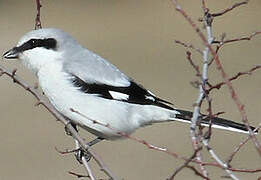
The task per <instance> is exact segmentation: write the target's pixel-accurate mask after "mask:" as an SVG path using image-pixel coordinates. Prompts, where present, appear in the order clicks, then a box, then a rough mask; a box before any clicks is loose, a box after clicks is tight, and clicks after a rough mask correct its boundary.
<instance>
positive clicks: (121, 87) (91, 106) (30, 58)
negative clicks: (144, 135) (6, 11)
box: [3, 28, 255, 144]
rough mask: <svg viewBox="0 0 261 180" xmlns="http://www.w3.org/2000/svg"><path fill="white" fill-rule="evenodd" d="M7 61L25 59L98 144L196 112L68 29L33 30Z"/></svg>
mask: <svg viewBox="0 0 261 180" xmlns="http://www.w3.org/2000/svg"><path fill="white" fill-rule="evenodd" d="M3 57H4V58H5V59H7V60H9V59H19V61H21V62H22V63H23V64H24V65H25V66H26V67H27V68H28V69H29V70H31V71H32V72H33V73H34V74H35V75H36V77H37V78H38V81H39V82H38V83H39V85H40V87H41V89H42V91H43V93H44V95H45V96H46V97H47V98H48V99H49V101H50V103H51V104H52V105H53V106H54V108H55V109H56V110H57V111H58V112H59V113H60V114H62V115H63V116H64V117H65V118H67V119H68V120H70V122H71V123H72V124H73V125H75V126H80V127H81V128H83V129H85V130H87V131H88V132H90V133H92V134H94V135H95V136H97V139H98V140H97V139H96V141H94V142H95V143H96V142H99V141H100V140H103V139H106V140H115V139H120V138H123V137H122V135H121V134H119V133H118V132H122V133H124V134H127V135H129V134H131V133H133V132H134V131H135V130H136V129H138V128H140V127H144V126H147V125H151V124H154V123H161V122H170V121H171V122H175V121H180V122H187V123H190V122H191V118H192V115H193V113H192V112H191V111H187V110H182V109H177V108H176V107H174V105H173V104H172V103H170V102H168V101H166V100H164V99H161V98H159V97H157V96H156V95H155V94H153V93H152V92H151V91H149V90H147V89H145V88H144V87H143V86H142V85H141V84H139V83H137V82H136V81H135V80H134V79H132V78H130V77H129V76H127V75H125V74H124V73H123V72H121V71H120V70H119V69H118V68H117V67H116V66H114V65H113V64H111V63H110V62H109V61H107V60H106V59H104V58H102V57H101V56H99V55H97V54H96V53H94V52H92V51H91V50H89V49H87V48H85V47H83V46H82V45H80V44H79V43H78V42H77V41H76V40H75V39H74V38H73V37H72V36H71V35H69V34H68V33H66V32H64V31H63V30H60V29H56V28H42V29H38V30H33V31H30V32H28V33H26V34H25V35H24V36H23V37H22V38H21V39H20V40H19V41H18V43H17V45H16V46H15V47H13V48H12V49H10V50H9V51H7V52H5V53H4V54H3ZM200 118H201V121H200V123H201V125H203V126H209V124H210V123H209V122H210V118H209V117H208V116H206V115H201V116H200ZM91 120H94V121H96V122H100V123H94V121H91ZM211 123H212V127H213V128H219V129H224V130H230V131H236V132H242V133H248V129H247V128H246V127H245V125H244V124H240V123H237V122H233V121H231V120H227V119H223V118H219V117H214V118H212V119H211ZM107 125H109V126H107ZM109 127H110V128H109ZM250 128H251V129H252V130H254V129H255V127H252V126H251V127H250ZM95 143H93V144H95Z"/></svg>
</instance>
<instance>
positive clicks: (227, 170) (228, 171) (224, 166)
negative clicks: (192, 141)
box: [202, 139, 239, 180]
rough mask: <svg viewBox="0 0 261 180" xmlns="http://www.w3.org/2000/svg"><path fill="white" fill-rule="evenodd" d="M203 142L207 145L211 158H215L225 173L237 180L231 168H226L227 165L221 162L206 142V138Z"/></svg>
mask: <svg viewBox="0 0 261 180" xmlns="http://www.w3.org/2000/svg"><path fill="white" fill-rule="evenodd" d="M202 142H203V144H204V145H205V146H206V147H207V150H208V152H209V154H210V155H211V156H212V158H214V159H215V161H216V162H217V163H218V164H219V165H221V166H222V167H223V169H224V170H225V171H226V172H227V174H228V175H229V176H230V177H231V178H232V179H234V180H239V179H238V178H237V177H236V176H235V175H234V174H233V172H232V171H231V170H229V169H228V165H227V164H225V163H223V162H222V160H221V159H220V158H219V157H218V156H217V154H216V153H215V151H214V150H213V149H212V148H211V147H210V146H209V144H208V140H207V139H204V140H203V141H202Z"/></svg>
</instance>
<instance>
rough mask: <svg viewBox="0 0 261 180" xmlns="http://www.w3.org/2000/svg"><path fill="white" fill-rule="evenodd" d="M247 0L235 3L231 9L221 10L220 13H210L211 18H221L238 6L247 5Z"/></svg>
mask: <svg viewBox="0 0 261 180" xmlns="http://www.w3.org/2000/svg"><path fill="white" fill-rule="evenodd" d="M248 1H249V0H246V1H242V2H239V3H235V4H233V5H232V6H231V7H229V8H227V9H224V10H222V11H221V12H218V13H212V16H213V17H217V16H222V15H224V14H226V13H228V12H230V11H232V10H233V9H235V8H236V7H239V6H242V5H244V4H247V3H248Z"/></svg>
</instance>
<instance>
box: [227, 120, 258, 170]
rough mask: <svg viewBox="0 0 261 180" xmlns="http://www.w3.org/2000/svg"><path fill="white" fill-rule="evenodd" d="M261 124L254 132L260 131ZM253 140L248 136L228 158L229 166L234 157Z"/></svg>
mask: <svg viewBox="0 0 261 180" xmlns="http://www.w3.org/2000/svg"><path fill="white" fill-rule="evenodd" d="M260 126H261V123H260V124H259V126H258V127H257V128H256V129H255V130H254V131H258V129H260ZM250 139H251V137H250V136H248V137H247V138H246V139H245V140H244V141H242V142H241V143H240V144H239V145H238V146H237V147H236V148H235V150H234V151H233V152H232V153H231V155H230V156H229V157H228V158H227V160H226V164H227V165H228V166H229V164H230V163H231V161H232V160H233V158H234V156H235V155H236V154H237V153H238V151H239V150H240V149H241V148H242V147H243V146H244V145H245V144H246V143H247V142H248V141H249V140H250Z"/></svg>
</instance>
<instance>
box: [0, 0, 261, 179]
mask: <svg viewBox="0 0 261 180" xmlns="http://www.w3.org/2000/svg"><path fill="white" fill-rule="evenodd" d="M235 2H237V1H236V0H234V1H232V0H230V1H228V0H219V1H213V0H211V1H210V0H209V1H207V4H208V6H209V7H210V8H211V9H214V10H215V11H218V10H222V9H224V8H225V7H227V6H230V5H232V4H233V3H235ZM42 5H43V8H42V9H41V10H42V11H41V13H42V16H41V19H42V24H43V27H57V28H61V29H63V30H64V31H66V32H68V33H70V34H71V35H72V36H74V37H75V38H76V39H77V40H78V41H79V42H80V43H81V44H83V45H84V46H86V47H88V48H89V49H91V50H92V51H95V52H96V53H98V54H100V55H101V56H103V57H105V58H106V59H108V60H110V61H111V62H112V63H113V64H115V65H116V66H117V67H119V68H120V69H121V70H122V71H123V72H125V73H126V74H127V75H129V76H131V77H133V78H134V79H137V81H138V82H139V83H142V84H143V85H144V86H145V87H146V88H148V89H150V90H152V92H154V93H156V94H157V95H158V96H159V97H162V98H164V99H166V100H169V101H171V102H173V103H174V104H175V105H176V107H179V108H185V109H190V110H191V109H192V104H193V102H194V101H195V100H196V98H197V94H198V90H197V89H195V88H193V87H192V86H191V85H190V81H193V80H196V77H195V76H194V71H193V69H192V67H191V66H190V65H189V64H188V62H187V60H186V58H185V50H184V48H182V47H180V46H179V45H176V44H174V40H175V39H178V40H182V41H185V42H191V43H193V44H194V45H197V46H199V47H201V46H202V44H201V42H200V40H199V38H198V37H197V36H196V35H195V33H194V32H193V30H192V28H191V27H190V26H189V25H188V23H187V22H186V21H185V20H184V19H183V18H182V17H181V16H180V15H179V14H178V13H177V12H176V11H175V10H174V7H173V5H172V4H171V2H170V1H169V0H56V1H51V0H49V1H47V0H45V1H42ZM182 6H183V8H184V9H186V10H187V12H188V13H189V14H190V15H192V16H193V18H194V20H196V19H198V18H199V17H200V16H201V8H200V1H193V2H192V1H188V0H187V1H182ZM260 9H261V2H260V1H259V0H252V1H250V3H249V4H248V5H247V6H242V7H240V8H238V9H237V10H235V11H233V12H230V13H228V14H226V15H225V16H223V17H219V18H217V19H216V21H215V22H214V25H213V28H214V35H215V37H220V35H221V34H222V33H223V32H226V34H227V37H228V38H235V37H239V36H242V35H248V34H250V33H251V32H254V31H257V30H261V23H260V17H261V11H260ZM35 14H36V8H35V1H34V0H19V1H17V0H1V1H0V38H1V42H0V52H1V53H4V52H5V51H6V50H8V49H10V48H11V47H13V46H14V45H15V44H16V43H17V41H18V40H19V38H20V37H21V36H22V35H23V34H24V33H26V32H28V31H30V30H31V29H33V27H34V18H35ZM260 50H261V37H260V36H259V37H255V38H253V40H252V41H248V42H242V43H235V44H233V45H228V46H226V47H225V48H223V49H222V50H221V54H220V55H221V60H222V63H223V65H224V67H225V70H226V72H227V73H228V74H229V75H230V76H232V75H234V74H235V73H237V72H238V71H244V70H247V69H250V68H251V67H252V66H253V65H257V64H261V63H260V62H261V58H260ZM193 57H194V59H195V62H196V63H198V64H199V63H200V61H201V58H200V57H199V56H197V55H196V54H193ZM1 64H2V65H4V66H6V67H8V68H10V69H13V68H17V69H18V75H19V76H21V77H23V78H24V79H25V80H26V81H27V82H30V83H31V84H33V83H34V82H36V79H35V78H34V77H33V75H32V74H31V73H30V72H28V71H27V70H26V69H24V67H22V66H21V64H20V63H19V62H17V61H9V62H6V61H1ZM210 71H211V72H210V74H209V75H210V81H211V82H213V83H214V82H218V81H219V80H221V78H220V74H219V73H218V72H217V71H216V69H215V65H213V66H212V68H210ZM260 80H261V71H260V70H259V71H258V72H256V73H254V74H253V75H252V76H251V77H249V76H245V77H242V78H241V79H240V80H238V81H234V82H233V85H234V87H235V88H236V90H237V93H238V94H239V96H240V99H241V101H242V102H243V103H244V104H245V106H246V112H247V115H248V117H249V121H250V122H251V124H252V125H257V124H258V123H260V122H261V120H260V100H261V93H260V92H261V83H260V82H261V81H260ZM0 84H1V85H0V94H1V100H0V122H1V125H0V162H1V163H0V180H7V179H12V180H31V179H38V180H47V179H48V180H49V179H56V180H70V179H76V177H73V176H71V175H69V174H68V173H67V171H73V172H77V173H85V171H84V170H83V168H82V167H81V166H80V165H78V164H77V162H76V161H75V159H74V156H73V155H60V154H59V153H57V152H56V150H55V147H58V148H59V149H61V150H63V149H66V148H68V149H71V148H73V141H72V139H71V138H70V137H68V136H66V135H65V133H64V128H63V126H62V125H61V124H60V123H58V122H56V121H55V119H54V118H53V117H52V116H51V115H50V114H49V113H48V112H47V111H46V110H45V109H44V108H43V107H34V103H35V102H36V100H35V99H34V98H33V97H32V96H31V95H30V94H29V93H28V92H25V91H24V90H23V89H21V88H20V87H18V86H17V85H15V84H13V83H12V82H11V81H10V79H7V78H6V77H1V78H0ZM212 97H213V103H214V104H213V106H214V111H215V112H218V111H225V112H226V114H224V115H223V116H222V117H225V118H228V119H233V120H235V121H237V122H241V119H240V115H239V113H238V111H237V109H236V106H235V105H234V103H233V101H232V100H231V98H230V95H229V92H228V89H227V88H222V89H221V90H220V91H215V93H214V94H213V96H212ZM81 133H82V134H83V136H84V137H85V138H86V139H92V138H93V136H92V135H90V134H89V133H87V132H83V131H81ZM134 136H137V137H140V138H142V139H146V140H147V141H148V142H150V143H152V144H155V145H157V146H161V147H168V148H169V149H170V150H171V151H174V152H176V153H178V154H180V155H183V156H190V155H191V154H192V148H191V141H190V137H189V126H188V125H187V124H181V123H165V124H156V125H154V126H150V127H146V128H143V129H140V130H138V131H137V132H136V133H135V134H134ZM246 137H247V136H246V135H245V134H239V133H231V132H225V131H222V130H214V134H213V137H212V140H211V145H212V146H213V148H215V150H216V152H217V154H218V155H220V157H223V158H224V159H225V158H226V157H227V156H228V155H229V154H230V152H232V151H233V149H234V147H235V146H236V145H237V144H239V143H240V142H241V141H242V140H244V139H245V138H246ZM258 139H259V140H261V137H260V135H258ZM93 149H94V150H95V151H96V152H97V153H98V154H99V155H100V156H101V157H102V158H103V160H104V161H105V162H106V164H107V165H108V166H109V167H110V169H111V170H112V171H113V172H114V173H115V174H116V175H117V176H118V177H120V178H122V179H125V180H133V179H135V180H141V179H143V180H145V179H166V178H167V177H168V176H169V175H170V174H171V173H172V172H173V170H174V169H175V168H177V167H178V166H180V165H181V164H182V163H183V162H182V161H180V160H177V159H175V158H172V157H170V156H168V155H166V154H164V153H160V152H156V151H151V150H148V149H147V148H146V147H144V146H143V145H141V144H138V143H136V142H133V141H130V140H125V141H115V142H109V141H104V142H101V143H100V144H98V145H96V146H94V147H93ZM204 160H206V161H207V160H210V159H209V155H208V154H207V153H204ZM233 165H234V166H235V167H239V168H258V167H259V168H260V166H261V159H260V157H259V156H258V155H257V153H256V150H255V148H254V147H253V144H252V142H249V143H248V144H247V145H246V146H244V148H243V149H242V151H240V153H238V155H237V156H236V158H235V159H234V161H233ZM93 168H96V166H94V167H93ZM96 169H97V168H96ZM207 169H208V170H209V172H210V175H211V176H210V177H212V178H213V179H221V178H220V176H222V175H224V172H223V171H222V170H220V169H217V168H212V167H208V168H207ZM97 171H98V172H99V170H97ZM95 172H96V171H95ZM100 174H101V173H100ZM236 175H237V176H238V177H239V178H241V179H257V178H258V177H259V176H261V173H259V174H242V173H236ZM101 177H102V176H101ZM177 179H181V180H183V179H200V178H198V177H195V175H194V173H193V172H192V171H190V170H184V171H182V172H181V173H180V174H178V176H177Z"/></svg>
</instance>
